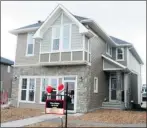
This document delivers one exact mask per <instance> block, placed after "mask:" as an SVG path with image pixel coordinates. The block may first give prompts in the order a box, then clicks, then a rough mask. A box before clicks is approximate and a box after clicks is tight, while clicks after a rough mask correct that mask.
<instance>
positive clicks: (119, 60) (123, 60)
mask: <svg viewBox="0 0 147 128" xmlns="http://www.w3.org/2000/svg"><path fill="white" fill-rule="evenodd" d="M118 49H121V50H122V53H121V54H122V59H118ZM119 54H120V53H119ZM116 61H124V48H123V47H120V48H116Z"/></svg>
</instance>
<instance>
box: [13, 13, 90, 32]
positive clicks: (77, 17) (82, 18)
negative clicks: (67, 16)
mask: <svg viewBox="0 0 147 128" xmlns="http://www.w3.org/2000/svg"><path fill="white" fill-rule="evenodd" d="M72 15H73V14H72ZM73 16H74V17H75V18H76V19H77V20H78V21H82V20H85V19H88V18H85V17H81V16H76V15H73ZM43 23H44V21H42V22H38V23H34V24H30V25H27V26H24V27H20V28H17V29H15V30H19V29H25V28H32V27H40V26H41V25H42V24H43Z"/></svg>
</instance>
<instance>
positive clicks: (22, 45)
mask: <svg viewBox="0 0 147 128" xmlns="http://www.w3.org/2000/svg"><path fill="white" fill-rule="evenodd" d="M26 48H27V33H23V34H18V37H17V49H16V56H15V64H16V65H21V64H36V63H38V62H39V50H40V44H39V43H38V42H35V46H34V56H26Z"/></svg>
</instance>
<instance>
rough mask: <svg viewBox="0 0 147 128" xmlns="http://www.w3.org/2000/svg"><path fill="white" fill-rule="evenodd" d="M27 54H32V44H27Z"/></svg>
mask: <svg viewBox="0 0 147 128" xmlns="http://www.w3.org/2000/svg"><path fill="white" fill-rule="evenodd" d="M28 54H33V44H28Z"/></svg>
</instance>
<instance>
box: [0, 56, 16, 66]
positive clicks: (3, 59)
mask: <svg viewBox="0 0 147 128" xmlns="http://www.w3.org/2000/svg"><path fill="white" fill-rule="evenodd" d="M0 63H2V64H7V65H14V62H13V61H11V60H9V59H6V58H4V57H0Z"/></svg>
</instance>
